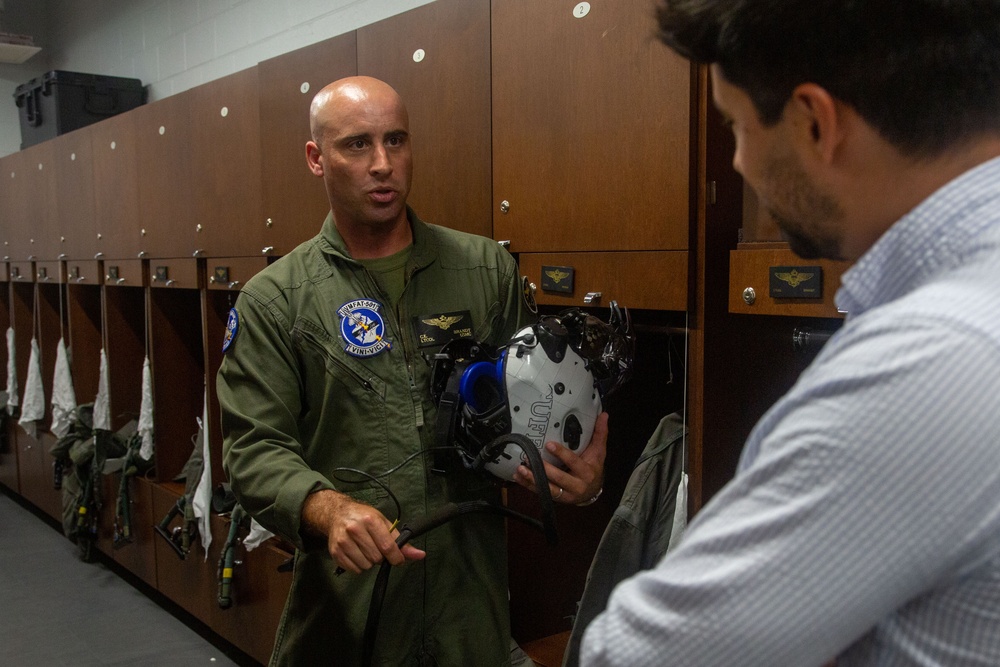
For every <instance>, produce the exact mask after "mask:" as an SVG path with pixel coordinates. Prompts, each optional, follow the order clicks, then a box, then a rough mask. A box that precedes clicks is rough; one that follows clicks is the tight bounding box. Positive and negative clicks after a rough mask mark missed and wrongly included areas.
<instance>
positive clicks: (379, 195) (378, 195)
mask: <svg viewBox="0 0 1000 667" xmlns="http://www.w3.org/2000/svg"><path fill="white" fill-rule="evenodd" d="M368 196H369V197H371V198H372V199H373V200H375V202H377V203H379V204H388V203H391V202H392V201H394V200H395V199H396V197H397V196H398V193H397V192H396V191H395V190H390V189H387V188H379V189H378V190H371V191H369V193H368Z"/></svg>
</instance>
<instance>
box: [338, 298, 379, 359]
mask: <svg viewBox="0 0 1000 667" xmlns="http://www.w3.org/2000/svg"><path fill="white" fill-rule="evenodd" d="M381 309H382V304H380V303H379V302H378V301H375V300H374V299H355V300H354V301H348V302H347V303H345V304H344V305H343V306H341V307H340V308H338V309H337V314H338V315H340V318H341V319H340V337H341V338H342V339H343V340H344V351H345V352H347V353H348V354H349V355H351V356H354V357H374V356H375V355H376V354H380V353H382V352H384V351H386V350H391V349H392V343H391V342H390V341H389V340H388V339H387V338H386V337H385V336H386V331H385V321H384V320H383V319H382V315H381V314H380V313H379V311H380V310H381Z"/></svg>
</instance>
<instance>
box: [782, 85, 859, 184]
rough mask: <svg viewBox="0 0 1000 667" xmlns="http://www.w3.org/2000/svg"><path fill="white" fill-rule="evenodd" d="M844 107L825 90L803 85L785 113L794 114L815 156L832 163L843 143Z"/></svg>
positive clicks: (795, 92)
mask: <svg viewBox="0 0 1000 667" xmlns="http://www.w3.org/2000/svg"><path fill="white" fill-rule="evenodd" d="M845 110H846V109H845V107H844V106H843V105H842V104H840V103H839V102H838V101H837V100H836V99H835V98H834V97H833V96H832V95H831V94H830V93H829V92H827V90H826V89H825V88H823V87H822V86H818V85H816V84H815V83H803V84H799V85H798V86H796V87H795V90H793V91H792V96H791V99H790V100H789V102H788V107H787V108H786V113H787V112H791V115H792V116H793V117H794V118H795V121H796V125H797V126H798V129H799V130H800V134H799V135H798V137H799V138H800V139H801V140H803V141H805V142H806V143H807V144H809V145H810V146H811V150H812V151H813V152H814V153H815V154H816V156H817V157H818V158H819V159H821V160H822V161H824V162H826V163H827V164H829V163H831V162H832V161H833V159H834V157H835V155H836V153H837V149H838V148H839V147H840V144H841V142H842V141H843V140H844V132H845V130H846V124H845V120H846V119H845V118H844V116H843V114H844V112H845Z"/></svg>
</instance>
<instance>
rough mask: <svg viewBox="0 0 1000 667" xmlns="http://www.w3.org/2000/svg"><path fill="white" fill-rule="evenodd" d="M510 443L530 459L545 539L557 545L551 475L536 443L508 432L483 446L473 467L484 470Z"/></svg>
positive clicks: (551, 544)
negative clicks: (540, 507) (550, 484)
mask: <svg viewBox="0 0 1000 667" xmlns="http://www.w3.org/2000/svg"><path fill="white" fill-rule="evenodd" d="M509 444H514V445H517V446H518V447H520V448H521V451H523V452H524V456H525V458H527V459H528V467H530V468H531V474H532V475H534V477H535V490H536V491H537V492H538V503H539V504H540V505H541V506H542V526H543V531H542V532H544V533H545V539H546V541H547V542H548V543H549V546H553V547H554V546H555V545H556V542H558V541H559V537H558V535H557V534H556V506H555V501H554V500H553V499H552V493H551V492H550V491H549V476H548V475H546V474H545V463H544V462H543V461H542V455H541V454H540V453H539V451H538V447H536V446H535V443H534V442H532V441H531V440H529V439H528V437H527V436H525V435H522V434H520V433H506V434H504V435H501V436H499V437H497V438H496V439H494V440H493V442H491V443H489V444H488V445H486V446H485V447H483V448H482V449H481V450H480V451H479V454H478V455H477V456H476V459H475V461H473V463H472V469H473V470H475V471H477V472H482V470H483V467H484V466H485V465H486V464H487V463H489V462H490V461H492V460H493V459H495V458H496V457H497V456H499V455H500V453H501V452H502V451H503V450H504V449H505V448H506V447H507V445H509Z"/></svg>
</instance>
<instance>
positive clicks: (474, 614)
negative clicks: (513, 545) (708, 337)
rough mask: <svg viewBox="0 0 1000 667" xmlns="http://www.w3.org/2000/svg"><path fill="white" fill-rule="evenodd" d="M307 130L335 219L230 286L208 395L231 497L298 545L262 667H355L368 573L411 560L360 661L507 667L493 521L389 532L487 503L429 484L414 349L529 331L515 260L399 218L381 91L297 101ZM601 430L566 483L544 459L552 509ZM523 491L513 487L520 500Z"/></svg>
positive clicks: (361, 83) (594, 463) (401, 200)
mask: <svg viewBox="0 0 1000 667" xmlns="http://www.w3.org/2000/svg"><path fill="white" fill-rule="evenodd" d="M310 123H311V129H312V137H313V138H312V141H309V142H307V144H306V159H307V163H308V166H309V169H310V170H311V171H312V173H313V174H315V175H316V176H319V177H322V178H323V180H324V182H325V185H326V190H327V195H328V198H329V201H330V208H331V212H330V214H329V215H328V216H327V218H326V220H325V222H324V223H323V227H322V230H321V232H320V233H319V234H318V235H317V236H316V237H315V238H313V239H311V240H309V241H307V242H305V243H303V244H302V245H300V246H299V247H298V248H296V249H295V250H293V251H292V252H290V253H289V254H288V255H286V256H285V257H283V258H282V259H280V260H279V261H277V262H275V263H274V264H273V265H271V266H269V267H268V268H267V269H265V270H264V271H262V272H261V273H259V274H258V275H257V276H255V277H254V278H253V279H252V280H250V281H248V282H247V284H246V286H245V287H244V288H243V290H242V292H241V294H240V296H239V298H238V299H237V302H236V307H235V308H234V309H233V310H232V312H231V313H230V317H229V323H228V325H227V335H226V342H225V344H224V350H225V355H224V358H223V362H222V366H221V368H220V370H219V382H218V395H219V402H220V405H221V408H222V428H223V433H224V436H225V442H224V464H225V468H226V473H227V475H228V477H229V480H230V483H231V485H232V490H233V492H234V493H235V495H236V497H237V498H238V500H239V503H240V505H241V506H242V507H243V508H245V509H246V510H247V512H248V513H250V514H251V515H252V516H254V517H255V518H256V519H257V520H258V521H259V522H260V523H261V524H262V525H263V526H265V527H266V528H268V529H270V530H272V531H274V532H275V533H277V534H278V535H280V536H282V537H284V538H285V539H287V540H288V541H289V542H291V543H292V544H294V545H295V546H296V548H297V552H296V556H295V570H294V574H293V582H292V586H291V591H290V593H289V597H288V600H287V602H286V605H285V611H284V614H283V615H282V619H281V623H280V626H279V629H278V633H277V637H276V640H275V646H274V652H273V654H272V656H271V664H272V665H290V666H291V665H294V666H295V667H301V666H303V665H313V664H337V665H342V664H343V665H351V664H357V663H358V662H359V661H360V659H361V644H362V636H363V633H364V628H365V622H366V615H367V612H368V607H369V603H370V600H371V593H372V587H373V583H374V579H375V576H374V574H375V571H374V570H372V569H371V568H372V567H373V566H374V565H376V564H378V563H380V562H381V561H382V560H383V559H386V560H388V561H389V562H390V563H391V564H393V565H402V564H403V563H404V562H407V561H409V562H407V564H406V566H405V567H399V568H396V569H394V571H393V572H392V576H391V577H390V578H389V584H388V589H387V592H386V595H385V602H384V605H383V606H382V611H381V622H380V625H379V627H380V632H379V634H378V641H377V644H376V646H375V651H374V663H375V664H385V665H455V666H459V665H461V666H466V665H475V666H477V667H479V666H489V665H508V664H509V663H510V658H509V655H510V653H509V651H510V622H509V617H508V605H507V562H506V555H505V554H506V547H505V544H504V528H503V520H502V518H500V517H498V516H494V515H485V514H474V515H469V516H465V517H461V518H459V519H456V520H453V521H449V522H447V523H445V524H444V525H442V526H440V527H438V528H435V529H434V530H432V531H430V532H429V533H427V534H426V535H425V536H424V537H422V538H420V539H417V540H414V542H413V543H410V544H407V545H405V546H403V547H402V548H399V547H397V546H396V544H395V538H396V536H397V535H398V531H397V530H396V529H395V527H394V525H393V522H394V521H395V520H396V519H401V520H407V519H413V518H415V517H419V516H423V515H426V514H428V513H430V512H432V511H434V510H435V509H437V508H439V507H441V506H442V505H443V504H445V503H446V502H462V501H466V500H474V499H486V500H490V501H492V502H499V501H500V492H499V489H498V487H497V485H496V484H494V483H492V482H491V481H490V480H488V479H487V478H485V477H483V476H480V475H475V474H473V473H471V472H468V471H465V470H461V469H458V470H453V471H451V472H450V473H448V474H446V475H440V474H437V473H435V472H432V470H431V467H432V461H433V456H432V455H431V454H423V455H418V453H419V452H428V451H429V450H430V449H431V448H432V447H435V446H437V445H440V444H443V443H436V442H435V441H434V431H435V429H434V423H435V417H436V407H435V405H434V402H433V399H432V397H431V394H430V390H429V381H430V370H431V369H430V366H429V365H428V364H427V363H426V361H425V358H424V355H425V354H428V353H433V352H436V351H437V349H439V348H440V346H441V345H442V344H443V343H444V342H446V341H447V340H450V339H452V338H456V337H468V338H473V339H475V340H478V341H481V342H486V343H489V344H492V345H495V346H500V345H503V344H505V343H506V342H507V340H508V339H509V338H510V337H511V336H512V335H513V334H514V333H515V332H516V331H517V330H518V329H519V328H520V327H521V326H523V325H524V324H526V323H527V322H528V313H527V312H526V309H525V307H524V303H523V300H522V297H521V287H520V281H519V278H518V271H517V266H516V263H515V262H514V261H513V258H512V257H511V256H510V255H509V254H508V253H507V252H506V251H505V250H504V249H502V248H501V247H500V246H499V245H498V244H497V243H495V242H494V241H492V240H490V239H486V238H483V237H478V236H473V235H470V234H465V233H461V232H457V231H453V230H449V229H446V228H443V227H437V226H434V225H429V224H426V223H424V222H422V221H421V220H420V219H419V218H418V217H417V216H416V214H415V213H414V212H413V210H412V209H410V208H409V207H408V206H407V205H406V199H407V195H408V194H409V190H410V177H411V166H412V158H411V152H410V137H409V131H408V128H409V123H408V116H407V112H406V108H405V106H404V105H403V103H402V100H401V99H400V98H399V96H398V95H397V94H396V91H394V90H393V89H392V88H391V87H390V86H388V85H387V84H386V83H384V82H382V81H379V80H377V79H372V78H369V77H351V78H348V79H341V80H339V81H335V82H334V83H332V84H330V85H329V86H327V87H326V88H324V89H323V90H321V91H320V92H319V93H318V94H317V95H316V97H315V99H314V100H313V103H312V107H311V110H310ZM428 321H432V322H437V323H439V325H438V326H437V327H434V326H433V325H429V324H428V323H427V322H428ZM446 323H450V326H448V328H447V330H445V329H442V328H441V327H442V325H445V326H447V324H446ZM429 327H430V328H429ZM433 329H436V331H432V330H433ZM597 429H598V431H599V433H598V437H595V439H594V440H595V442H598V443H599V444H598V445H597V446H594V445H592V446H590V447H588V448H587V449H586V450H585V451H584V453H583V454H582V455H580V456H577V455H576V454H574V453H573V452H571V451H570V450H568V449H567V448H564V447H561V448H559V449H560V450H561V451H560V452H559V453H558V455H559V457H560V458H561V460H562V461H563V463H564V464H565V465H566V466H567V470H558V469H556V468H555V467H553V466H550V465H548V464H546V469H547V472H548V473H549V481H550V490H551V492H552V494H553V496H554V497H557V499H558V501H559V502H563V503H579V502H581V501H585V500H587V499H588V498H591V497H593V496H595V495H596V494H597V493H598V492H599V490H600V487H601V483H602V480H603V472H604V470H603V466H604V454H605V447H604V444H603V439H602V437H600V436H601V435H602V434H603V433H606V419H605V418H602V419H600V420H599V421H598V426H597ZM412 456H415V459H414V460H413V461H411V462H409V463H407V464H405V465H402V467H399V468H398V469H395V468H396V467H397V466H400V464H403V463H404V461H406V460H407V459H408V458H409V457H412ZM346 468H350V469H356V470H361V471H364V472H365V473H368V474H369V475H380V474H381V473H384V472H386V471H389V470H390V469H394V471H393V472H392V474H391V475H388V476H384V477H382V478H381V481H382V482H383V483H384V484H385V485H386V487H388V489H389V490H390V491H391V492H392V494H393V495H394V496H395V498H396V499H398V501H399V507H400V510H399V511H400V512H401V514H402V516H397V510H396V505H395V504H394V503H393V502H391V499H390V497H389V494H388V493H387V492H386V490H385V489H384V488H383V487H382V486H380V485H379V484H378V483H376V482H373V481H371V480H370V479H369V478H366V477H363V476H361V475H358V474H356V473H349V472H346V471H344V470H342V469H346ZM459 468H460V466H459ZM530 480H531V475H527V476H525V475H521V476H520V477H519V483H520V484H521V485H523V486H525V487H526V488H531V489H533V488H534V486H533V484H532V482H531V481H530ZM425 556H426V559H425ZM338 567H339V568H342V569H343V570H345V571H347V572H345V573H344V574H343V575H342V576H338V574H337V573H336V570H337V569H338Z"/></svg>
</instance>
